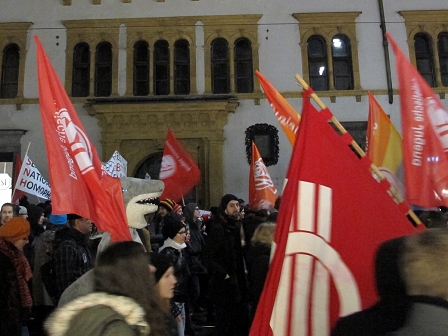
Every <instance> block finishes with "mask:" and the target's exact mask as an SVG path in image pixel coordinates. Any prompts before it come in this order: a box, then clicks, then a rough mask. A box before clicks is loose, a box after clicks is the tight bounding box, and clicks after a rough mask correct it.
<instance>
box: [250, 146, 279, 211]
mask: <svg viewBox="0 0 448 336" xmlns="http://www.w3.org/2000/svg"><path fill="white" fill-rule="evenodd" d="M277 197H278V193H277V188H276V187H275V185H274V183H273V182H272V179H271V176H270V175H269V172H268V170H267V168H266V166H265V164H264V162H263V159H262V158H261V155H260V152H259V151H258V148H257V146H255V143H254V142H252V162H251V164H250V172H249V206H250V208H251V209H252V210H260V209H271V208H273V207H274V205H275V200H276V199H277Z"/></svg>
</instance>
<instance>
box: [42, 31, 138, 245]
mask: <svg viewBox="0 0 448 336" xmlns="http://www.w3.org/2000/svg"><path fill="white" fill-rule="evenodd" d="M34 39H35V41H36V45H37V72H38V81H39V103H40V111H41V116H42V125H43V130H44V136H45V144H46V148H47V155H48V168H49V171H50V184H51V187H52V190H51V191H52V195H51V203H52V211H53V212H54V213H55V214H68V213H76V214H78V215H80V216H82V217H84V218H91V219H92V221H93V222H94V223H95V225H96V226H97V227H98V229H99V230H100V231H108V232H110V233H111V236H112V240H114V241H120V240H131V235H130V233H129V228H128V226H127V219H126V214H125V210H124V200H123V194H122V189H121V184H120V180H119V179H117V178H113V177H110V176H109V175H107V173H106V172H105V171H104V169H103V168H102V165H101V161H100V159H99V158H98V155H97V152H96V149H95V147H94V146H93V144H91V142H90V140H89V138H88V137H87V134H86V132H85V130H84V127H83V126H82V124H81V122H80V120H79V118H78V115H77V114H76V111H75V109H74V107H73V105H72V103H71V102H70V99H69V98H68V96H67V93H66V92H65V90H64V87H63V86H62V84H61V82H60V80H59V78H58V76H57V74H56V72H55V71H54V69H53V66H52V65H51V63H50V60H49V59H48V57H47V55H46V54H45V51H44V49H43V47H42V45H41V43H40V41H39V39H38V38H37V36H34Z"/></svg>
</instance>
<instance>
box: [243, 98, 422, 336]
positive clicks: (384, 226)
mask: <svg viewBox="0 0 448 336" xmlns="http://www.w3.org/2000/svg"><path fill="white" fill-rule="evenodd" d="M303 101H304V106H303V112H302V120H301V125H300V129H299V132H298V134H297V141H296V145H295V146H294V149H293V154H292V157H291V162H290V165H289V169H288V174H287V178H288V183H287V185H286V188H285V190H284V193H283V196H282V202H281V204H280V209H279V217H278V221H277V228H276V232H275V243H276V247H275V253H274V256H273V259H272V261H271V266H270V269H269V272H268V275H267V279H266V282H265V286H264V290H263V293H262V295H261V298H260V301H259V304H258V308H257V311H256V314H255V318H254V322H253V324H252V328H251V331H250V335H251V336H264V335H274V334H275V335H286V336H289V335H291V336H292V335H329V334H330V329H331V327H332V325H333V324H334V322H335V321H336V319H337V318H338V317H339V316H340V315H343V314H348V313H351V312H354V311H357V310H360V309H363V308H366V307H368V306H370V305H371V304H373V303H374V302H375V301H376V300H377V294H376V291H375V284H374V276H373V270H374V267H373V264H374V254H375V251H376V248H377V246H378V245H379V244H380V243H381V242H383V241H385V240H388V239H390V238H393V237H397V236H401V235H407V234H410V233H413V232H415V231H416V229H415V228H414V227H413V226H412V224H411V223H410V222H409V221H408V220H407V218H406V211H407V210H406V209H407V208H406V207H404V208H403V207H400V206H399V205H397V204H396V203H395V201H394V200H393V199H392V198H391V197H390V196H389V195H388V194H387V193H386V192H385V191H384V190H383V188H382V187H381V185H380V184H379V183H378V182H377V181H376V180H375V179H374V178H373V177H372V174H371V172H370V170H369V169H367V168H366V167H365V166H364V165H363V164H361V163H360V159H359V158H358V157H357V156H356V155H355V154H354V153H353V151H352V150H351V149H350V147H349V146H347V145H346V144H345V143H344V142H343V141H342V139H341V138H342V137H341V136H340V135H338V134H337V132H336V131H334V130H333V128H332V127H331V125H330V124H329V123H328V119H327V118H324V115H322V114H320V113H319V112H317V111H316V109H315V108H314V107H313V106H312V105H311V103H310V102H309V100H308V97H306V93H305V94H304V99H303ZM274 331H275V332H274Z"/></svg>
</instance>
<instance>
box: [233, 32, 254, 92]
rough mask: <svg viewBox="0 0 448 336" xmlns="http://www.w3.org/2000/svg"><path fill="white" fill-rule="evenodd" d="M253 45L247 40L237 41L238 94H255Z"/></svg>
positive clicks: (236, 88)
mask: <svg viewBox="0 0 448 336" xmlns="http://www.w3.org/2000/svg"><path fill="white" fill-rule="evenodd" d="M253 76H254V75H253V67H252V45H251V43H250V41H249V40H248V39H247V38H239V39H237V40H236V41H235V90H236V92H238V93H250V92H254V80H253V78H254V77H253Z"/></svg>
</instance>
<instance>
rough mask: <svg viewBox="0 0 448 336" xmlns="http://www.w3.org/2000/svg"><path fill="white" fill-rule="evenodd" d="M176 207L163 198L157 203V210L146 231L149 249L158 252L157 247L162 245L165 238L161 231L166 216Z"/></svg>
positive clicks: (172, 202) (169, 200)
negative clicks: (148, 238)
mask: <svg viewBox="0 0 448 336" xmlns="http://www.w3.org/2000/svg"><path fill="white" fill-rule="evenodd" d="M175 206H176V202H174V201H173V200H172V199H171V198H165V199H163V200H161V201H160V202H159V208H158V209H157V212H156V214H155V215H154V218H153V219H152V220H151V221H150V222H149V224H148V231H149V234H150V237H151V238H150V241H151V249H152V250H153V251H158V250H159V247H160V246H161V245H162V244H163V241H164V240H165V238H164V237H163V235H162V229H163V225H164V221H165V217H166V215H168V214H169V213H171V212H172V211H173V209H174V207H175Z"/></svg>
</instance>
